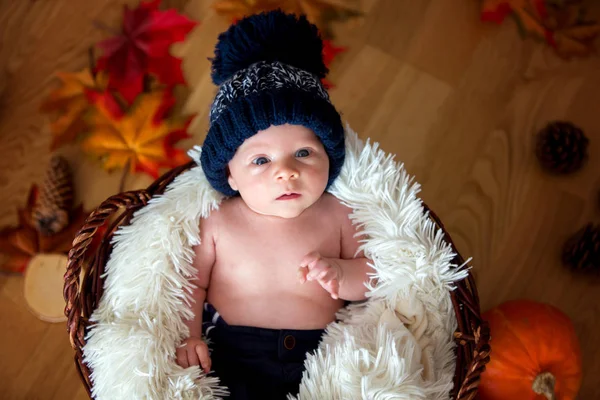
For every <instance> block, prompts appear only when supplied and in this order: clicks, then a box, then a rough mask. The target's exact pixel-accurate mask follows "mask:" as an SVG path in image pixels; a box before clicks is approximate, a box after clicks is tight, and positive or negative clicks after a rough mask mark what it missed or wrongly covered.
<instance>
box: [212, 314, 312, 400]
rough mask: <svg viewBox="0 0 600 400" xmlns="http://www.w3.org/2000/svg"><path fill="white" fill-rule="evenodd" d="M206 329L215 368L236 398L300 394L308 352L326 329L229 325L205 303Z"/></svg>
mask: <svg viewBox="0 0 600 400" xmlns="http://www.w3.org/2000/svg"><path fill="white" fill-rule="evenodd" d="M202 327H203V329H202V331H203V332H204V333H205V335H206V336H207V338H208V339H209V341H210V344H209V347H210V348H211V360H212V369H213V370H214V375H216V376H217V377H219V379H220V381H221V384H222V385H224V386H227V388H228V389H229V391H230V393H231V395H230V397H229V398H230V399H235V400H254V399H256V400H263V399H265V400H268V399H274V400H277V399H285V398H286V396H287V394H288V393H289V394H293V395H296V394H297V393H298V388H299V386H300V381H301V380H302V372H303V371H304V360H305V359H306V353H307V352H311V351H313V350H315V349H316V348H317V346H318V344H319V342H320V341H321V336H322V335H323V332H324V330H323V329H314V330H288V329H281V330H280V329H265V328H255V327H250V326H236V325H228V324H227V323H226V322H225V321H224V320H223V318H221V316H220V315H219V313H218V312H217V310H216V309H215V308H214V307H213V306H212V305H211V304H208V303H206V304H205V305H204V313H203V323H202Z"/></svg>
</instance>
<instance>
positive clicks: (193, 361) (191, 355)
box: [187, 349, 200, 367]
mask: <svg viewBox="0 0 600 400" xmlns="http://www.w3.org/2000/svg"><path fill="white" fill-rule="evenodd" d="M187 358H188V362H189V365H190V367H191V366H192V365H200V360H199V359H198V355H197V354H196V352H195V351H194V349H188V351H187Z"/></svg>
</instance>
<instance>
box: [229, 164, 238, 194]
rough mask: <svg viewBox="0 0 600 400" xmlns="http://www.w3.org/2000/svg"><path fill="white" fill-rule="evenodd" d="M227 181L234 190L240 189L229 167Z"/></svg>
mask: <svg viewBox="0 0 600 400" xmlns="http://www.w3.org/2000/svg"><path fill="white" fill-rule="evenodd" d="M227 183H229V186H231V188H232V189H233V190H238V188H237V185H236V184H235V179H233V177H232V176H231V172H229V167H227Z"/></svg>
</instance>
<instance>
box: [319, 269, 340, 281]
mask: <svg viewBox="0 0 600 400" xmlns="http://www.w3.org/2000/svg"><path fill="white" fill-rule="evenodd" d="M335 278H337V276H336V272H335V270H334V269H333V268H327V269H326V270H325V271H323V272H322V273H320V274H319V276H318V277H317V280H319V281H323V282H329V281H330V280H332V279H335Z"/></svg>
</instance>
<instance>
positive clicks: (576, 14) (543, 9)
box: [481, 0, 600, 58]
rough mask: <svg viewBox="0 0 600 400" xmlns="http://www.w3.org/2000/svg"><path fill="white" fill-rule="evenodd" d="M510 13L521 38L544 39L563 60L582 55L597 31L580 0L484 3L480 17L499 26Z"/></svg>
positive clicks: (588, 50)
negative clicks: (521, 34) (586, 17)
mask: <svg viewBox="0 0 600 400" xmlns="http://www.w3.org/2000/svg"><path fill="white" fill-rule="evenodd" d="M509 14H514V15H515V17H516V19H517V21H518V23H519V27H520V29H521V32H522V33H523V34H524V35H525V34H526V35H531V36H534V37H537V38H541V39H545V40H546V41H547V42H548V44H550V45H551V46H553V47H554V48H555V50H556V53H557V54H558V55H559V56H561V57H563V58H571V57H573V56H586V55H588V54H590V53H592V52H593V47H592V46H593V41H594V39H595V38H596V36H597V35H598V33H599V31H600V28H599V27H598V24H597V23H596V22H591V21H586V19H585V11H584V8H583V2H582V1H581V0H484V1H483V3H482V10H481V18H482V20H484V21H493V22H496V23H500V22H502V21H503V20H504V18H505V17H506V16H507V15H509Z"/></svg>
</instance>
